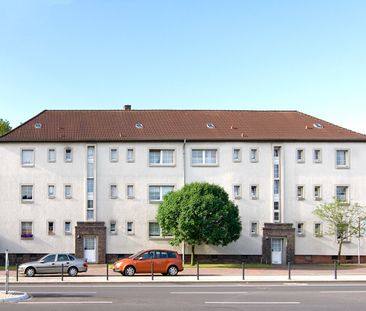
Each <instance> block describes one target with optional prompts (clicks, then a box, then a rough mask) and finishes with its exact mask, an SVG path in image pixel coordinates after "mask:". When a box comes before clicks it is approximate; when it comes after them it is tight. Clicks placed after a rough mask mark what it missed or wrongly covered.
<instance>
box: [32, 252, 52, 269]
mask: <svg viewBox="0 0 366 311" xmlns="http://www.w3.org/2000/svg"><path fill="white" fill-rule="evenodd" d="M55 260H56V255H55V254H50V255H48V256H46V257H43V258H42V259H41V260H40V261H39V264H38V265H37V267H36V269H37V272H38V273H54V272H53V271H54V270H55Z"/></svg>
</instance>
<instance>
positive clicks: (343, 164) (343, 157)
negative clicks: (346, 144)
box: [336, 150, 349, 168]
mask: <svg viewBox="0 0 366 311" xmlns="http://www.w3.org/2000/svg"><path fill="white" fill-rule="evenodd" d="M336 167H337V168H349V152H348V150H336Z"/></svg>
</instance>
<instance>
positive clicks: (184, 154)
mask: <svg viewBox="0 0 366 311" xmlns="http://www.w3.org/2000/svg"><path fill="white" fill-rule="evenodd" d="M186 142H187V140H186V139H184V140H183V186H185V184H186ZM185 248H186V247H185V243H184V241H183V242H182V257H183V264H184V263H185V254H186V252H185Z"/></svg>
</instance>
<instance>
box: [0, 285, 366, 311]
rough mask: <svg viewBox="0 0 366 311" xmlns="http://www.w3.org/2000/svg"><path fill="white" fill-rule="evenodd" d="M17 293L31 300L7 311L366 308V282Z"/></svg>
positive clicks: (54, 288) (41, 288)
mask: <svg viewBox="0 0 366 311" xmlns="http://www.w3.org/2000/svg"><path fill="white" fill-rule="evenodd" d="M11 289H12V290H20V291H25V292H27V293H29V294H30V295H32V298H31V299H29V300H28V301H25V302H21V303H16V304H2V305H0V310H1V311H3V310H4V311H7V310H27V311H33V310H52V311H54V310H55V311H58V310H60V311H61V310H62V311H65V310H88V311H92V310H97V311H101V310H103V311H106V310H128V311H134V310H159V311H165V310H166V311H168V310H169V311H172V310H185V311H188V310H194V311H197V310H256V311H257V310H271V311H277V310H281V311H287V310H289V311H290V310H291V311H293V310H299V311H300V310H326V311H328V310H332V311H338V310H339V311H344V310H345V309H348V310H352V311H357V310H362V311H363V310H365V309H366V284H365V283H352V284H351V283H323V284H320V283H301V284H300V283H298V284H296V283H288V284H286V283H273V284H268V283H267V284H244V283H238V284H222V283H221V284H220V283H217V284H93V285H88V284H70V285H68V284H62V285H51V284H45V285H42V284H37V285H31V286H29V285H19V286H14V287H12V288H11Z"/></svg>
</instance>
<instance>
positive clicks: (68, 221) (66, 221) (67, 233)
mask: <svg viewBox="0 0 366 311" xmlns="http://www.w3.org/2000/svg"><path fill="white" fill-rule="evenodd" d="M66 223H70V230H69V231H67V230H66ZM64 234H65V235H72V221H71V220H65V221H64Z"/></svg>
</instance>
